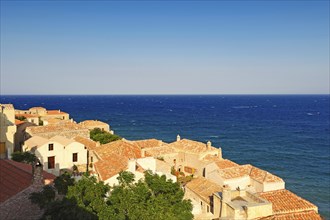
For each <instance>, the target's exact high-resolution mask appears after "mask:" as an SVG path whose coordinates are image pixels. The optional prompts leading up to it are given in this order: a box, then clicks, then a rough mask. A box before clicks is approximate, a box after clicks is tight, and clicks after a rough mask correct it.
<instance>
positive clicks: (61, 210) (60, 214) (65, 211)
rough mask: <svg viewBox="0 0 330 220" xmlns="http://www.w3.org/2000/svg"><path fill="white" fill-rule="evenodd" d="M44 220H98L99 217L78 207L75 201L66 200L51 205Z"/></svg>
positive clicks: (45, 213)
mask: <svg viewBox="0 0 330 220" xmlns="http://www.w3.org/2000/svg"><path fill="white" fill-rule="evenodd" d="M41 219H42V220H69V219H78V220H80V219H81V220H96V219H98V217H97V215H95V214H94V213H91V212H89V211H87V210H85V209H84V208H81V207H80V206H78V205H77V203H76V201H75V200H74V199H71V200H70V199H67V198H64V199H63V200H56V201H53V202H52V203H50V204H49V206H48V208H47V209H46V210H45V212H44V215H43V217H42V218H41Z"/></svg>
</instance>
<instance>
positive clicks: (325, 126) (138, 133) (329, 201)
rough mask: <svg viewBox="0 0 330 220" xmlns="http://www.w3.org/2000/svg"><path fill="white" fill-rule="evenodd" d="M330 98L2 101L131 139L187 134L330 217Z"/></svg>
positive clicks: (36, 98) (165, 138)
mask: <svg viewBox="0 0 330 220" xmlns="http://www.w3.org/2000/svg"><path fill="white" fill-rule="evenodd" d="M329 98H330V96H329V95H241V96H240V95H210V96H203V95H201V96H198V95H193V96H179V95H177V96H166V95H164V96H151V95H150V96H111V95H109V96H101V95H100V96H71V95H66V96H1V99H0V102H1V103H12V104H14V106H15V108H17V109H28V108H30V107H33V106H43V107H46V108H47V109H61V110H63V111H65V112H68V113H70V116H71V117H73V118H74V120H75V121H77V122H80V121H82V120H86V119H98V120H101V121H105V122H107V123H109V124H110V126H111V129H113V130H114V131H115V133H116V134H119V135H121V136H123V137H125V138H126V139H130V140H135V139H145V138H157V139H161V140H163V141H165V142H171V141H174V140H175V139H176V135H177V134H180V136H181V137H182V138H189V139H192V140H198V141H202V142H207V141H208V140H210V141H211V142H212V144H213V146H216V147H221V148H222V151H223V156H224V157H225V158H228V159H230V160H233V161H235V162H237V163H239V164H247V163H249V164H253V165H255V166H257V167H260V168H262V169H265V170H267V171H269V172H271V173H273V174H276V175H278V176H280V177H282V178H283V179H284V180H285V182H286V188H287V189H289V190H291V191H293V192H295V193H297V194H298V195H299V196H301V197H303V198H305V199H307V200H309V201H311V202H312V203H314V204H316V205H317V206H318V207H319V212H320V213H321V214H322V215H323V216H324V217H326V218H327V219H330V211H329V210H330V132H329V130H330V128H329V120H330V119H329V117H330V114H329V106H330V103H329Z"/></svg>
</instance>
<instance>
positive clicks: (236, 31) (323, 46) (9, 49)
mask: <svg viewBox="0 0 330 220" xmlns="http://www.w3.org/2000/svg"><path fill="white" fill-rule="evenodd" d="M0 91H1V94H288V93H290V94H292V93H293V94H297V93H298V94H299V93H300V94H301V93H304V94H307V93H310V94H312V93H313V94H315V93H329V2H328V1H289V2H286V1H248V2H246V1H233V2H229V1H228V2H225V1H221V2H215V1H206V2H205V1H200V2H198V1H192V2H187V1H180V2H178V1H170V2H159V1H158V2H147V1H146V2H134V1H133V2H107V1H98V2H86V1H85V2H78V1H71V2H64V1H60V2H38V1H31V2H24V1H21V2H20V1H15V2H10V1H1V88H0Z"/></svg>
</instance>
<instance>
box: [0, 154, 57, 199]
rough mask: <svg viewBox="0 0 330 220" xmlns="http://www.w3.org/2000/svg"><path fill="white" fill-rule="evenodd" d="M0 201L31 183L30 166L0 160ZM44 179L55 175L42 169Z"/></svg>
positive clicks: (49, 178) (51, 178) (52, 178)
mask: <svg viewBox="0 0 330 220" xmlns="http://www.w3.org/2000/svg"><path fill="white" fill-rule="evenodd" d="M0 176H1V178H0V189H1V190H0V203H1V202H3V201H5V200H7V199H9V198H10V197H12V196H14V195H16V194H17V193H19V192H20V191H22V190H24V189H26V188H27V187H29V186H30V185H31V184H32V166H31V165H29V164H24V163H18V162H15V161H12V160H0ZM43 176H44V179H46V180H54V179H55V176H54V175H52V174H50V173H47V172H45V171H43Z"/></svg>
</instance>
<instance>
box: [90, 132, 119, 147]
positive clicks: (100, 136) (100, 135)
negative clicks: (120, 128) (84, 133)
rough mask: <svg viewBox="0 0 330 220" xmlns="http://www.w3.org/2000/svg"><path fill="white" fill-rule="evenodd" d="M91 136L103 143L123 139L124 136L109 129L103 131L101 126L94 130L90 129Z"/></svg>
mask: <svg viewBox="0 0 330 220" xmlns="http://www.w3.org/2000/svg"><path fill="white" fill-rule="evenodd" d="M90 138H91V139H92V140H94V141H98V142H100V143H101V144H107V143H110V142H112V141H117V140H120V139H122V137H120V136H118V135H115V134H111V133H109V132H107V131H102V130H101V129H100V128H94V129H93V130H91V131H90Z"/></svg>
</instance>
